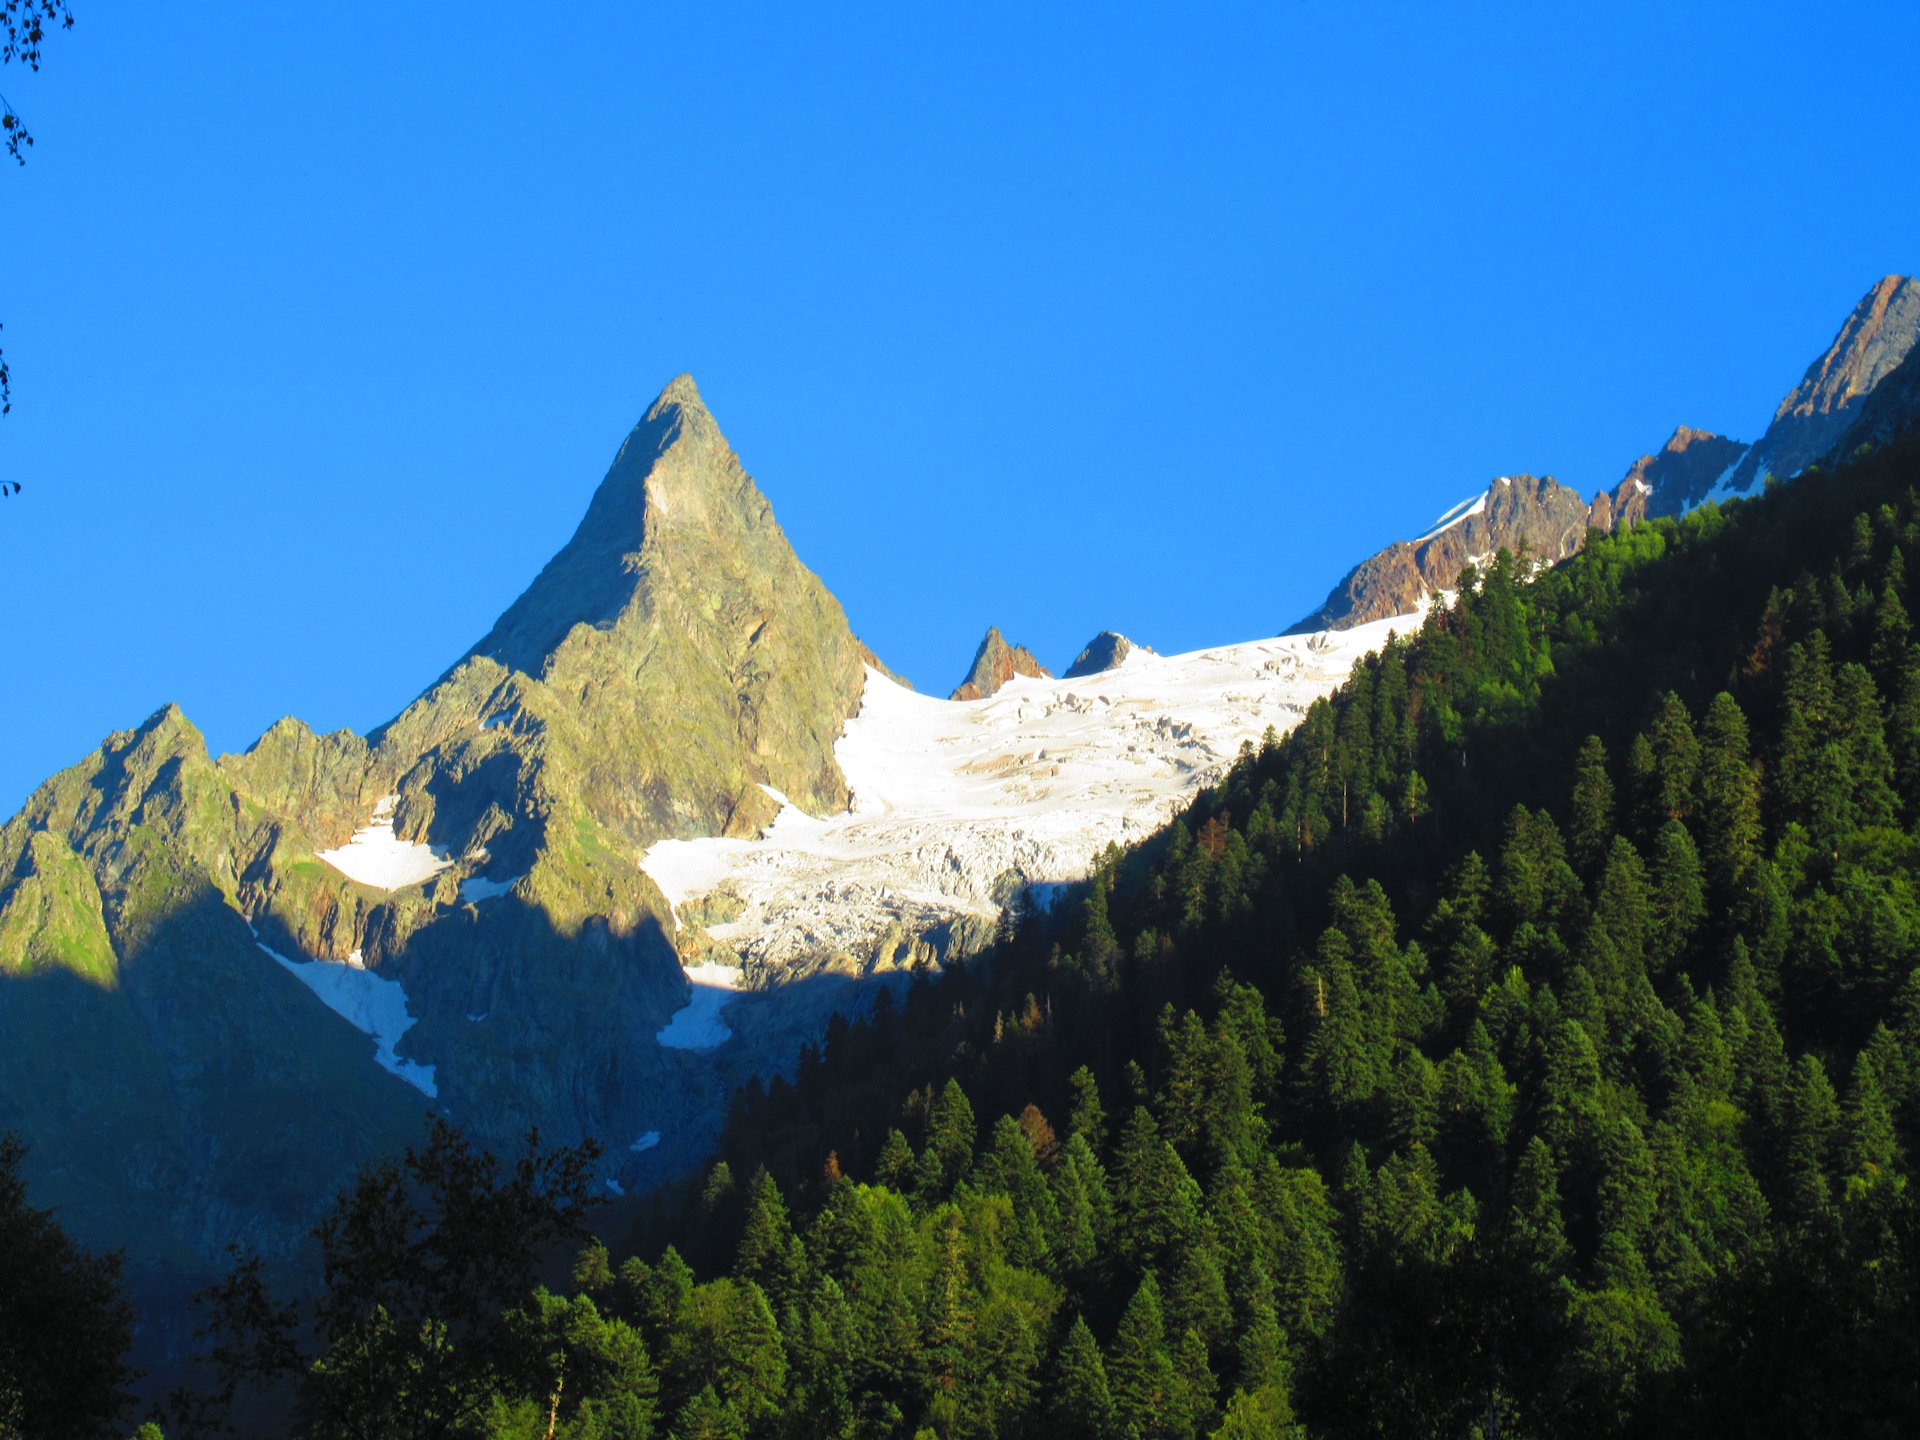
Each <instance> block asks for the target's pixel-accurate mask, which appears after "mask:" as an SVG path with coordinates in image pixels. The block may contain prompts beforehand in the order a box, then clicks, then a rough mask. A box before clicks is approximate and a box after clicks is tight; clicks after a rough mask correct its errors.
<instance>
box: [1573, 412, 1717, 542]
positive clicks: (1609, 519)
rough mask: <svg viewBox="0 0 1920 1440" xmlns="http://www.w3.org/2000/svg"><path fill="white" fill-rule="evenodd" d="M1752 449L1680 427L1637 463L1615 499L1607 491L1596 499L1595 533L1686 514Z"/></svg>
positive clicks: (1624, 479)
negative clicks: (1653, 452)
mask: <svg viewBox="0 0 1920 1440" xmlns="http://www.w3.org/2000/svg"><path fill="white" fill-rule="evenodd" d="M1747 449H1748V447H1747V446H1745V445H1743V444H1741V443H1740V442H1739V441H1738V440H1729V439H1727V438H1726V436H1724V435H1715V434H1713V433H1712V432H1711V431H1707V430H1693V429H1690V428H1688V427H1687V426H1685V425H1682V426H1680V427H1679V428H1678V429H1676V430H1675V431H1674V432H1673V434H1672V435H1671V436H1669V437H1668V439H1667V443H1666V444H1665V445H1663V446H1661V447H1660V449H1659V451H1658V452H1657V453H1655V454H1652V455H1642V456H1641V457H1640V458H1639V459H1638V460H1636V461H1634V462H1633V464H1632V465H1631V466H1630V467H1629V468H1628V470H1627V473H1626V476H1625V478H1623V479H1622V480H1621V481H1620V483H1619V484H1618V485H1617V486H1615V487H1614V491H1613V493H1612V494H1611V495H1608V494H1606V493H1605V492H1604V491H1603V492H1602V493H1601V494H1599V495H1597V496H1595V497H1594V502H1593V512H1592V513H1593V528H1594V529H1596V530H1599V531H1601V532H1603V533H1611V532H1612V531H1613V529H1614V527H1615V526H1632V525H1636V524H1638V523H1639V522H1640V521H1642V520H1657V519H1659V518H1660V517H1661V516H1663V515H1684V514H1685V513H1686V512H1687V511H1689V510H1691V509H1692V508H1693V507H1694V506H1696V505H1698V504H1699V503H1700V502H1701V501H1702V500H1704V499H1706V497H1707V492H1708V491H1710V490H1712V489H1713V487H1714V482H1716V481H1717V480H1719V478H1720V477H1721V476H1722V475H1724V474H1726V473H1727V471H1728V470H1729V469H1730V468H1731V467H1732V466H1733V465H1734V464H1736V463H1737V462H1738V461H1739V460H1740V458H1741V456H1743V455H1745V454H1746V453H1747Z"/></svg>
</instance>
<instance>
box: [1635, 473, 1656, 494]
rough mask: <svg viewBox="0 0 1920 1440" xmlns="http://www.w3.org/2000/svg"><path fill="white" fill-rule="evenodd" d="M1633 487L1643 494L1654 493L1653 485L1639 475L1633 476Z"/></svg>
mask: <svg viewBox="0 0 1920 1440" xmlns="http://www.w3.org/2000/svg"><path fill="white" fill-rule="evenodd" d="M1633 488H1634V489H1636V490H1638V491H1639V492H1640V493H1641V494H1642V495H1651V494H1653V487H1652V486H1651V485H1649V484H1647V482H1646V481H1644V480H1642V479H1641V478H1640V477H1639V476H1638V475H1636V476H1634V477H1633Z"/></svg>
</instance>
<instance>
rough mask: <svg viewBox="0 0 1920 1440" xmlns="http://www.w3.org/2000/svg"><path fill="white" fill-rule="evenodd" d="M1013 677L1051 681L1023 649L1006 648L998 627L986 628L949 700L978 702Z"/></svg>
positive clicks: (1027, 650)
mask: <svg viewBox="0 0 1920 1440" xmlns="http://www.w3.org/2000/svg"><path fill="white" fill-rule="evenodd" d="M1016 675H1027V676H1031V677H1034V678H1036V679H1046V680H1051V679H1052V678H1053V672H1052V671H1051V670H1049V669H1047V667H1046V666H1044V665H1042V664H1041V663H1040V662H1039V661H1038V660H1036V659H1034V658H1033V652H1032V651H1031V650H1029V649H1027V647H1026V646H1024V645H1009V644H1008V643H1007V637H1006V636H1004V635H1002V634H1001V633H1000V627H999V626H998V625H989V626H988V627H987V636H986V638H985V639H984V640H982V641H981V642H980V648H979V649H978V650H976V651H974V652H973V665H972V667H971V668H970V669H969V670H968V671H967V678H966V679H964V680H962V681H961V682H960V683H959V684H958V685H956V686H954V688H953V693H952V694H951V695H949V696H948V697H947V698H948V699H949V700H982V699H985V698H986V697H987V696H989V695H991V694H993V693H994V691H996V690H998V689H999V688H1000V687H1001V686H1002V685H1004V684H1006V683H1007V681H1009V680H1011V679H1013V677H1014V676H1016Z"/></svg>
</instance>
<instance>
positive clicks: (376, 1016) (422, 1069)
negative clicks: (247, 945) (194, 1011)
mask: <svg viewBox="0 0 1920 1440" xmlns="http://www.w3.org/2000/svg"><path fill="white" fill-rule="evenodd" d="M247 928H248V929H252V928H253V927H252V926H248V927H247ZM253 943H254V944H256V945H258V946H259V947H260V948H261V949H262V950H264V951H265V952H266V953H267V954H268V955H271V956H272V957H273V958H274V959H275V960H277V961H279V962H280V964H281V965H282V966H284V967H285V968H286V970H287V972H288V973H289V974H291V975H292V976H293V978H294V979H296V980H298V981H299V982H300V983H301V984H302V985H304V986H306V987H307V988H308V989H309V990H311V991H312V992H313V993H314V994H315V995H316V996H317V997H319V1000H320V1003H321V1004H322V1005H325V1006H326V1007H327V1008H328V1009H329V1010H331V1011H333V1012H334V1014H336V1015H338V1016H339V1017H340V1018H341V1019H343V1020H345V1021H346V1022H347V1023H348V1024H349V1025H351V1026H353V1028H354V1029H356V1030H358V1031H359V1032H360V1033H361V1034H362V1035H368V1036H371V1037H372V1039H373V1046H374V1051H373V1058H374V1059H375V1060H377V1061H379V1062H380V1066H381V1068H382V1069H384V1070H389V1071H391V1072H392V1073H393V1074H395V1075H398V1076H399V1077H400V1078H401V1079H402V1080H404V1081H406V1082H407V1083H408V1084H409V1085H411V1086H413V1088H414V1089H416V1090H418V1091H419V1092H420V1093H421V1094H422V1095H427V1096H433V1097H438V1095H439V1093H440V1092H439V1090H438V1088H437V1087H436V1086H435V1085H434V1082H433V1066H431V1065H420V1064H417V1063H415V1062H414V1061H412V1060H403V1059H401V1058H400V1057H399V1056H398V1055H396V1054H395V1053H394V1047H395V1046H396V1045H398V1044H399V1043H400V1037H401V1036H402V1035H404V1034H406V1033H407V1031H408V1030H410V1029H412V1028H413V1023H414V1017H413V1014H412V1012H411V1011H409V1010H408V1009H407V992H406V991H405V990H403V989H402V988H401V987H400V982H399V981H398V980H389V979H388V978H387V977H386V976H384V975H377V974H375V973H374V972H373V971H371V970H369V969H367V968H366V966H365V964H364V962H362V960H361V958H360V952H359V951H358V950H356V951H354V952H353V954H352V956H351V957H350V958H349V959H348V960H347V961H346V962H345V963H342V962H340V961H337V960H334V961H329V960H289V959H288V958H287V957H286V956H284V955H282V954H281V953H280V952H279V951H278V950H274V949H270V948H269V947H268V946H267V945H266V943H265V942H264V941H262V940H261V939H260V937H259V936H258V935H255V936H254V940H253Z"/></svg>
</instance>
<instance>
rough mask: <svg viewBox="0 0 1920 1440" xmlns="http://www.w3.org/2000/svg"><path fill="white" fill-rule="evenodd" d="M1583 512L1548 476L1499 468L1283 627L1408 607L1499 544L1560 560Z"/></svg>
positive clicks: (1582, 534) (1314, 626)
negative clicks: (1430, 524) (1476, 492)
mask: <svg viewBox="0 0 1920 1440" xmlns="http://www.w3.org/2000/svg"><path fill="white" fill-rule="evenodd" d="M1590 518H1591V517H1590V511H1589V507H1588V505H1587V502H1586V501H1584V500H1582V499H1581V498H1580V497H1579V496H1578V495H1576V494H1575V493H1574V492H1573V491H1571V490H1569V489H1568V488H1567V487H1566V486H1564V485H1562V484H1560V483H1559V482H1558V481H1556V480H1554V479H1553V478H1552V477H1551V476H1548V477H1546V478H1543V479H1542V478H1535V477H1534V476H1532V475H1502V476H1501V477H1500V478H1499V479H1497V480H1495V481H1494V482H1493V483H1492V484H1491V485H1489V486H1488V487H1487V490H1486V493H1485V494H1484V495H1480V496H1477V497H1475V498H1474V499H1473V500H1470V501H1462V502H1461V503H1460V504H1459V505H1457V506H1455V507H1454V509H1453V510H1451V511H1449V512H1448V513H1447V514H1446V515H1443V516H1441V517H1440V520H1439V522H1438V524H1437V525H1436V527H1435V528H1434V529H1432V530H1429V531H1428V532H1427V533H1426V534H1425V535H1422V536H1421V537H1420V538H1419V539H1417V540H1400V541H1396V542H1395V543H1394V544H1392V545H1389V546H1388V547H1387V548H1386V549H1385V550H1382V551H1381V552H1380V553H1379V554H1377V555H1373V556H1370V557H1369V558H1367V559H1366V560H1363V561H1361V562H1360V563H1359V564H1358V565H1356V566H1355V567H1354V568H1353V569H1352V570H1350V571H1349V572H1348V573H1347V575H1346V578H1345V579H1343V580H1342V581H1341V582H1340V583H1339V584H1338V585H1336V586H1334V588H1333V593H1332V594H1331V595H1329V596H1327V599H1326V603H1325V604H1323V605H1322V606H1321V607H1320V608H1319V609H1318V610H1316V611H1314V612H1313V613H1312V614H1311V615H1309V616H1307V617H1306V618H1305V619H1304V620H1302V621H1300V622H1299V623H1298V624H1297V625H1295V626H1294V627H1293V628H1292V629H1291V630H1289V631H1288V632H1287V633H1288V634H1290V635H1300V634H1305V633H1307V632H1309V631H1314V630H1348V629H1351V628H1352V627H1354V626H1355V625H1364V624H1366V623H1367V622H1368V621H1370V620H1384V619H1386V618H1388V617H1389V616H1393V615H1409V614H1413V613H1415V612H1417V611H1419V610H1421V609H1423V608H1425V606H1426V604H1427V603H1428V600H1429V599H1430V598H1431V597H1432V596H1434V595H1436V594H1438V593H1439V592H1441V591H1443V590H1451V589H1453V588H1454V587H1455V586H1456V585H1457V584H1458V583H1459V579H1460V572H1461V571H1462V570H1463V569H1465V568H1466V566H1467V565H1468V563H1469V562H1472V563H1475V564H1484V563H1485V562H1486V560H1487V559H1489V558H1490V557H1491V556H1492V555H1494V554H1495V553H1496V552H1497V551H1500V550H1503V549H1505V550H1511V551H1513V552H1514V553H1515V554H1516V555H1518V554H1524V555H1525V556H1526V557H1527V558H1528V559H1530V560H1532V561H1535V562H1546V563H1549V564H1551V563H1552V562H1554V561H1557V560H1562V559H1565V558H1566V557H1567V556H1569V555H1571V554H1573V553H1574V551H1576V550H1578V549H1579V548H1580V546H1581V545H1582V544H1584V543H1585V541H1586V535H1587V525H1588V523H1589V520H1590Z"/></svg>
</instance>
